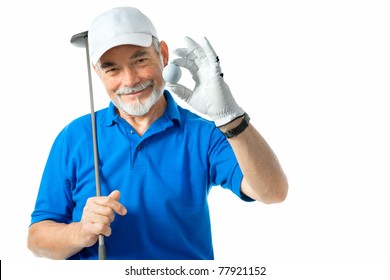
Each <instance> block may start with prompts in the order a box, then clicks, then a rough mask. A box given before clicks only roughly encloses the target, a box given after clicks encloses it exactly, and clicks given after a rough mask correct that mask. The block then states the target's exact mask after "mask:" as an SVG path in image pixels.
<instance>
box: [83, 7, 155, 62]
mask: <svg viewBox="0 0 390 280" xmlns="http://www.w3.org/2000/svg"><path fill="white" fill-rule="evenodd" d="M152 37H156V38H157V32H156V29H155V28H154V26H153V23H152V22H151V20H150V19H149V18H148V17H147V16H145V15H144V14H143V13H142V12H141V11H139V10H138V9H136V8H133V7H117V8H113V9H111V10H108V11H106V12H104V13H103V14H101V15H99V16H98V17H97V18H95V19H94V20H93V22H92V24H91V26H90V28H89V31H88V45H89V51H90V56H91V62H92V64H96V62H98V61H99V59H100V57H101V56H102V55H103V54H104V53H105V52H106V51H108V50H109V49H111V48H113V47H116V46H120V45H137V46H141V47H149V46H150V45H151V44H152Z"/></svg>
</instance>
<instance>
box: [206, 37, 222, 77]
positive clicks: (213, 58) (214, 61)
mask: <svg viewBox="0 0 390 280" xmlns="http://www.w3.org/2000/svg"><path fill="white" fill-rule="evenodd" d="M203 49H204V51H205V54H206V56H207V59H208V61H209V63H210V66H211V67H212V70H213V71H214V73H215V74H218V75H219V74H221V72H222V70H221V66H220V63H219V57H218V55H217V53H216V52H215V50H214V48H213V47H212V46H211V44H210V42H209V40H207V38H206V37H203Z"/></svg>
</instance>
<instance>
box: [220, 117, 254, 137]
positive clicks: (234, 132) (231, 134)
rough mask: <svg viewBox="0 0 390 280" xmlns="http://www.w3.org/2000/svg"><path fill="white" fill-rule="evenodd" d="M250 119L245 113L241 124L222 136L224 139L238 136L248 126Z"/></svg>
mask: <svg viewBox="0 0 390 280" xmlns="http://www.w3.org/2000/svg"><path fill="white" fill-rule="evenodd" d="M249 120H250V117H249V116H248V114H247V113H245V114H244V118H243V119H242V122H241V123H240V124H239V125H238V126H236V127H235V128H233V129H230V130H228V131H226V132H224V133H223V134H224V135H225V136H226V138H233V137H236V136H237V135H239V134H240V133H241V132H243V131H244V130H245V129H246V128H247V127H248V125H249Z"/></svg>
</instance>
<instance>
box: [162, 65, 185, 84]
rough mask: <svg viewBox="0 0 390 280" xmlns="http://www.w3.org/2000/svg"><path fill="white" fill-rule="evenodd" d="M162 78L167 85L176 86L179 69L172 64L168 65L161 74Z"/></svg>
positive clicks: (179, 76) (179, 73)
mask: <svg viewBox="0 0 390 280" xmlns="http://www.w3.org/2000/svg"><path fill="white" fill-rule="evenodd" d="M162 75H163V78H164V80H165V81H166V82H167V83H170V84H176V83H177V82H178V81H179V80H180V78H181V69H180V67H179V66H177V65H176V64H174V63H169V64H168V65H167V66H165V67H164V69H163V72H162Z"/></svg>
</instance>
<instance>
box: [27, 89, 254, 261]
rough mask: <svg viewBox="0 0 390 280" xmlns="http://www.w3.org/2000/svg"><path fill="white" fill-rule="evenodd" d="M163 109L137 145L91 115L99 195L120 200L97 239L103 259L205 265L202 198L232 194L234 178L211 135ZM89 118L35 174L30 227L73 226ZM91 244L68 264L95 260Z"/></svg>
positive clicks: (228, 154)
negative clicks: (219, 190) (119, 210)
mask: <svg viewBox="0 0 390 280" xmlns="http://www.w3.org/2000/svg"><path fill="white" fill-rule="evenodd" d="M164 96H165V98H166V100H167V108H166V110H165V112H164V114H163V115H162V116H161V117H160V118H159V119H157V120H156V121H155V122H154V123H153V124H152V125H151V126H150V128H149V129H148V130H147V131H146V132H145V133H144V135H143V136H142V137H140V136H139V135H138V134H137V133H135V131H134V129H133V128H132V127H131V126H130V125H129V124H128V123H127V122H126V121H125V120H123V119H122V118H121V117H119V115H118V114H117V113H116V111H115V107H114V105H113V104H112V103H110V105H109V107H108V108H105V109H102V110H100V111H97V112H96V114H95V117H96V126H97V139H98V140H97V142H98V150H99V166H100V181H101V183H100V184H101V195H108V194H109V193H111V192H112V191H113V190H119V191H120V192H121V198H120V202H121V203H122V204H123V205H124V206H125V207H126V208H127V210H128V212H127V214H126V215H125V216H120V215H116V216H115V220H114V222H113V223H112V224H111V228H112V235H111V236H110V237H106V238H105V245H106V252H107V259H159V260H164V259H176V260H179V259H213V257H214V256H213V246H212V236H211V225H210V216H209V207H208V203H207V196H208V193H209V191H210V188H211V187H212V186H217V185H220V186H222V187H223V188H227V189H230V190H231V191H232V192H233V193H235V194H236V195H237V196H239V197H241V199H243V200H250V199H249V198H248V197H245V196H242V195H241V194H240V183H241V180H242V177H243V175H242V172H241V170H240V168H239V166H238V163H237V160H236V158H235V156H234V153H233V151H232V148H231V146H230V145H229V143H228V141H227V140H226V138H225V137H224V136H223V134H222V133H221V132H220V130H219V129H218V128H216V127H215V125H214V123H213V122H210V121H208V120H205V119H203V118H201V117H199V116H198V115H196V114H194V113H192V112H191V111H189V110H186V109H184V108H182V107H180V106H178V105H177V103H176V102H175V101H174V99H173V98H172V96H171V95H170V93H169V92H168V91H165V92H164ZM93 162H94V159H93V144H92V138H91V117H90V115H85V116H82V117H80V118H78V119H76V120H74V121H73V122H71V123H70V124H69V125H68V126H66V127H65V128H64V129H63V130H62V131H61V133H60V134H59V135H58V136H57V138H56V140H55V142H54V144H53V146H52V148H51V151H50V155H49V157H48V160H47V164H46V167H45V170H44V172H43V176H42V181H41V185H40V189H39V193H38V197H37V201H36V205H35V209H34V211H33V213H32V219H31V223H36V222H39V221H42V220H53V221H56V222H59V223H71V222H77V221H80V219H81V215H82V212H83V208H84V205H85V203H86V200H87V199H88V198H89V197H92V196H95V190H96V187H95V177H94V176H95V175H94V163H93ZM97 252H98V249H97V244H95V245H94V246H92V247H89V248H84V249H83V250H82V251H80V252H79V253H78V254H76V255H74V256H73V257H71V259H97V257H98V256H97Z"/></svg>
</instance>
